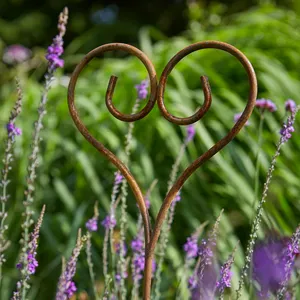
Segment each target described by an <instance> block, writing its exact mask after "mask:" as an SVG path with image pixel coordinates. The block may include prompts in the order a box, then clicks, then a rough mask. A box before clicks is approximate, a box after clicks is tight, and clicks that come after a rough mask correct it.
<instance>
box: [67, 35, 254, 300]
mask: <svg viewBox="0 0 300 300" xmlns="http://www.w3.org/2000/svg"><path fill="white" fill-rule="evenodd" d="M207 48H213V49H219V50H222V51H226V52H228V53H230V54H231V55H233V56H235V57H236V58H237V59H238V60H239V61H240V62H241V64H242V65H243V67H244V68H245V70H246V72H247V75H248V81H249V85H250V90H249V95H248V102H247V105H246V107H245V110H244V112H243V113H242V115H241V117H240V119H239V120H238V121H237V122H236V124H235V125H234V126H233V128H232V129H231V130H230V131H229V133H228V134H227V135H226V136H225V137H224V138H222V139H221V140H220V141H218V142H217V143H216V144H215V145H214V146H213V147H211V148H210V149H209V150H208V151H206V152H205V153H204V154H202V155H201V156H200V157H199V158H197V159H196V160H195V161H194V162H193V163H192V164H191V165H190V166H188V167H187V168H186V169H185V171H184V172H183V173H182V174H181V175H180V176H179V178H178V179H177V181H176V182H175V184H174V185H173V187H172V188H171V189H170V191H169V192H168V194H167V196H166V198H165V199H164V202H163V204H162V206H161V208H160V211H159V213H158V215H157V218H156V221H155V225H154V228H153V232H152V234H151V225H150V221H149V215H148V211H147V208H146V206H145V202H144V200H143V195H142V193H141V190H140V188H139V186H138V184H137V182H136V180H135V179H134V177H133V175H132V174H131V173H130V171H129V170H128V168H127V167H126V166H125V165H124V164H123V163H122V162H121V161H120V160H119V159H118V158H117V157H116V156H115V155H114V154H113V153H112V152H110V151H109V150H108V149H107V148H105V147H104V146H103V144H101V143H100V142H98V141H97V140H96V139H95V138H94V137H93V136H92V135H91V134H90V133H89V131H88V130H87V128H86V127H85V126H84V124H83V123H82V121H81V120H80V118H79V115H78V112H77V110H76V107H75V104H74V90H75V85H76V82H77V78H78V76H79V74H80V72H81V71H82V69H83V68H84V67H85V66H86V65H87V63H88V62H89V61H90V60H91V59H92V58H93V57H95V56H97V55H99V54H101V53H103V52H106V51H110V50H124V51H127V52H129V53H131V54H133V55H135V56H136V57H138V58H139V59H140V60H141V61H142V62H143V63H144V65H145V67H146V68H147V71H148V73H149V78H150V83H151V92H150V97H149V101H148V103H147V105H146V106H145V107H144V109H143V110H142V111H141V112H139V113H137V114H134V115H125V114H122V113H121V112H119V111H118V110H117V109H116V108H115V107H114V105H113V103H112V96H113V91H114V88H115V85H116V81H117V78H116V77H115V76H112V77H111V79H110V82H109V85H108V90H107V94H106V105H107V107H108V109H109V111H110V112H111V113H112V114H113V115H114V116H115V117H116V118H118V119H119V120H123V121H125V122H132V121H135V120H139V119H141V118H143V117H145V116H146V115H147V114H148V113H149V112H150V111H151V109H152V108H153V106H154V104H155V100H156V95H157V100H158V106H159V109H160V111H161V113H162V115H163V116H164V117H165V118H166V119H167V120H168V121H170V122H172V123H175V124H178V125H188V124H192V123H195V122H197V121H198V120H200V119H201V118H202V117H203V116H204V115H205V113H206V112H207V111H208V109H209V107H210V105H211V102H212V98H211V90H210V86H209V81H208V79H207V77H205V76H201V83H202V87H203V92H204V104H203V106H202V107H201V108H200V109H199V110H198V111H197V112H196V113H195V114H194V115H192V116H190V117H186V118H179V117H176V116H173V115H171V114H170V113H169V112H168V110H167V109H166V107H165V104H164V92H165V87H166V83H167V78H168V76H169V74H170V73H171V71H172V70H173V69H174V67H175V66H176V64H177V63H178V62H179V61H180V60H181V59H183V58H184V57H185V56H187V55H188V54H190V53H192V52H194V51H197V50H201V49H207ZM156 92H157V94H156ZM256 96H257V81H256V76H255V72H254V70H253V67H252V65H251V63H250V62H249V60H248V59H247V57H246V56H245V55H244V54H243V53H242V52H241V51H239V50H238V49H236V48H235V47H233V46H232V45H229V44H227V43H223V42H219V41H205V42H199V43H196V44H192V45H190V46H188V47H186V48H184V49H183V50H181V51H179V52H178V53H177V54H176V55H175V56H174V57H173V58H172V59H171V60H170V61H169V63H168V64H167V65H166V67H165V69H164V71H163V73H162V75H161V78H160V81H159V86H158V90H157V82H156V74H155V69H154V67H153V65H152V63H151V61H150V60H149V59H148V58H147V56H146V55H145V54H144V53H143V52H141V51H140V50H138V49H137V48H135V47H132V46H130V45H126V44H118V43H116V44H107V45H103V46H101V47H98V48H96V49H94V50H92V51H91V52H89V53H88V54H87V55H86V56H85V57H84V59H83V60H82V61H81V62H80V63H79V64H78V65H77V67H76V68H75V70H74V72H73V74H72V76H71V80H70V84H69V90H68V103H69V110H70V114H71V116H72V118H73V120H74V123H75V124H76V126H77V128H78V130H79V131H80V132H81V133H82V135H83V136H84V137H85V138H86V139H87V141H88V142H89V143H91V144H92V145H93V146H94V147H95V148H96V149H97V150H98V151H99V152H100V153H102V154H103V155H104V156H106V157H107V158H108V159H109V160H110V161H111V162H112V163H113V164H114V165H115V166H116V167H117V168H118V169H119V170H120V171H121V173H122V174H123V175H124V177H125V178H126V180H127V181H128V183H129V185H130V187H131V189H132V191H133V193H134V195H135V197H136V200H137V202H138V206H139V209H140V212H141V214H142V217H143V222H144V228H145V244H146V246H145V258H146V262H145V271H144V289H143V294H144V295H143V299H144V300H149V299H150V293H151V279H152V260H153V256H154V250H155V246H156V244H157V241H158V238H159V235H160V232H161V228H162V225H163V222H164V220H165V218H166V216H167V212H168V209H169V208H170V205H171V203H172V201H173V200H174V198H175V196H176V194H177V193H178V191H179V190H180V189H181V188H182V186H183V184H184V183H185V181H186V180H187V179H188V178H189V177H190V176H191V174H192V173H193V172H194V171H195V170H196V169H198V168H199V167H200V166H201V165H202V164H203V163H205V162H206V161H207V160H209V159H210V158H211V157H212V156H213V155H215V154H216V153H217V152H219V151H220V150H221V149H222V148H224V147H225V146H226V145H227V144H228V143H229V142H230V141H231V140H232V139H233V138H234V137H235V136H236V135H237V133H238V132H239V131H240V130H241V129H242V127H243V126H244V124H245V123H246V122H247V120H248V118H249V117H250V115H251V113H252V110H253V108H254V105H255V101H256Z"/></svg>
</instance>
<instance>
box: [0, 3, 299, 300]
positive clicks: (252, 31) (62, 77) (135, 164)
mask: <svg viewBox="0 0 300 300" xmlns="http://www.w3.org/2000/svg"><path fill="white" fill-rule="evenodd" d="M63 5H64V6H65V5H66V6H68V7H69V11H70V18H69V25H68V29H67V34H66V37H65V54H64V57H63V58H64V59H65V68H64V70H60V71H58V73H57V75H58V76H57V77H58V79H57V80H56V81H55V82H54V83H53V88H52V90H51V92H50V95H49V103H48V114H47V116H46V118H45V129H44V132H43V141H42V143H41V157H40V167H39V170H38V179H37V187H36V194H35V195H36V207H35V208H36V210H37V211H38V210H39V209H40V208H41V206H42V204H44V203H45V204H46V205H47V213H46V216H45V220H44V223H43V227H42V234H41V239H40V247H39V251H38V252H39V253H38V260H39V268H38V271H37V274H36V276H35V277H34V278H33V288H32V290H31V294H30V295H29V299H52V298H53V295H54V292H55V288H56V282H57V280H58V277H59V274H60V268H61V256H62V255H65V256H68V255H69V254H70V251H71V249H72V247H73V245H74V243H75V238H76V232H77V230H78V228H79V227H80V226H81V227H82V226H84V223H85V221H86V220H87V219H88V218H90V217H91V215H92V213H93V212H92V210H93V205H94V202H95V201H99V207H100V217H101V219H103V218H104V216H105V214H106V212H107V209H108V207H109V199H110V198H109V195H110V191H111V188H112V182H113V173H114V171H115V169H114V168H113V166H112V165H111V164H109V163H108V162H107V161H106V160H105V159H104V158H103V157H102V156H100V155H99V154H98V153H97V152H96V150H94V149H93V148H92V147H91V146H90V145H89V144H88V143H87V142H86V141H85V140H84V139H83V138H82V136H81V135H80V134H79V133H78V132H77V131H76V129H75V127H74V125H73V123H72V121H71V118H70V116H69V113H68V108H67V102H66V93H67V84H68V78H69V77H68V76H69V75H70V73H71V72H72V70H73V69H74V67H75V65H76V64H77V63H78V62H79V61H80V59H81V58H82V57H83V55H84V54H86V53H87V52H88V51H90V50H91V49H93V48H94V47H97V46H99V45H101V44H104V43H109V42H128V43H131V44H133V45H135V46H137V47H139V48H140V49H142V50H143V51H144V52H145V53H146V54H147V55H148V56H149V57H150V58H151V59H152V60H153V63H154V65H155V67H156V70H157V73H158V76H159V74H160V73H161V72H162V70H163V68H164V66H165V65H166V63H167V62H168V61H169V59H170V58H171V57H172V56H173V55H174V54H176V52H177V51H179V50H181V49H182V48H184V47H185V46H187V45H189V44H190V43H194V42H197V41H203V40H209V39H216V40H221V41H224V42H227V43H231V44H232V45H234V46H235V47H237V48H238V49H240V50H241V51H243V52H244V53H245V54H246V55H247V56H248V58H249V59H250V61H251V62H252V64H253V66H254V69H255V71H256V73H257V77H258V84H259V93H258V97H259V98H263V97H265V98H270V99H272V100H273V101H274V102H275V103H276V104H277V106H278V111H277V112H276V113H274V114H268V115H266V121H265V127H264V133H263V145H262V149H261V150H262V151H261V155H260V161H261V168H260V171H261V172H260V174H261V175H260V183H261V184H260V190H261V189H262V185H263V182H264V179H265V174H266V171H267V168H268V166H269V162H270V158H271V156H272V154H273V153H274V151H275V143H276V142H277V140H278V139H279V133H278V132H279V129H280V127H281V124H282V122H283V120H284V119H285V111H284V102H285V100H287V99H288V98H291V99H294V100H295V101H296V102H297V103H299V95H300V84H299V83H300V82H299V65H300V55H299V53H300V30H299V29H300V15H299V14H300V2H299V1H296V0H295V1H229V0H228V1H213V2H212V1H180V0H177V1H176V0H174V1H171V0H168V1H158V0H155V1H148V2H142V1H81V0H77V1H65V2H64V3H63ZM62 8H63V6H62V2H61V1H58V0H56V1H52V0H51V1H50V0H49V1H44V2H43V3H41V2H40V1H21V0H15V1H1V3H0V12H1V18H0V25H1V26H0V56H2V55H3V54H4V52H5V48H6V47H7V46H9V45H11V44H22V45H24V46H25V47H27V48H29V49H30V50H31V51H32V53H31V56H30V58H29V59H28V60H26V61H25V62H23V63H20V64H7V63H5V61H1V62H0V84H1V87H0V107H1V110H0V124H1V129H0V138H1V140H2V141H4V139H5V134H6V132H5V124H6V122H7V120H8V116H9V111H10V110H11V108H12V106H13V103H14V101H15V99H16V92H15V84H14V80H13V79H14V77H15V76H16V75H18V76H19V77H20V78H21V82H22V85H23V87H24V109H23V112H22V114H21V117H20V119H19V121H18V122H17V125H19V127H22V129H23V135H22V137H21V138H18V141H17V144H16V147H15V152H16V160H15V161H14V165H13V167H14V168H13V171H12V172H13V175H12V177H11V179H12V182H11V184H10V193H11V200H10V204H9V218H8V221H9V222H10V224H13V226H11V227H10V229H9V236H10V238H11V240H12V246H11V247H10V249H9V251H8V262H7V264H6V270H5V272H6V274H7V277H6V279H5V280H4V283H3V284H4V288H3V290H2V295H1V296H0V298H1V299H9V295H10V294H11V291H12V289H13V287H14V285H15V282H16V280H17V278H18V273H17V270H16V269H15V268H14V266H15V264H16V259H17V253H18V249H19V244H18V239H19V236H20V229H19V228H20V220H21V214H22V200H23V190H24V185H25V177H26V166H27V157H28V153H29V149H30V148H29V147H30V141H31V135H32V128H33V125H32V124H33V122H34V121H35V119H36V110H37V105H38V102H39V100H40V95H41V90H42V86H41V83H42V79H43V73H44V72H45V70H46V66H47V64H46V60H45V59H44V55H45V49H46V47H47V46H48V45H49V44H50V43H51V41H52V38H53V37H54V36H55V34H56V24H57V15H58V13H59V12H60V11H61V9H62ZM112 74H114V75H117V76H118V77H119V81H118V85H117V87H116V92H115V95H114V103H115V104H116V106H117V108H118V109H120V110H121V111H122V112H126V113H129V112H130V110H131V107H132V105H133V103H134V100H135V97H136V91H135V89H134V85H135V84H137V83H139V82H140V81H141V80H143V79H145V78H146V76H147V73H146V70H145V69H144V68H143V66H142V64H141V63H140V62H139V61H138V60H137V59H135V58H133V57H128V56H127V55H125V54H124V53H109V54H107V55H105V56H104V58H103V57H102V58H100V59H95V60H93V61H92V62H91V63H90V64H89V66H88V67H87V68H86V69H85V71H84V72H83V73H82V74H81V76H80V79H79V82H78V86H77V90H76V97H77V98H76V102H77V103H78V108H79V110H80V112H81V115H82V118H83V120H84V122H85V124H86V125H87V127H88V128H89V129H90V130H91V131H92V132H93V134H94V135H95V136H96V137H97V138H98V139H99V140H100V141H102V142H103V143H104V144H105V145H107V146H108V147H109V148H110V149H112V150H113V151H114V152H115V153H117V154H118V155H119V156H121V157H122V155H124V153H123V149H124V147H123V141H124V135H125V133H126V131H127V126H128V124H124V123H122V122H120V121H117V120H115V119H114V118H113V117H112V116H111V115H110V114H109V113H108V111H107V109H106V107H105V104H104V96H105V91H106V87H107V83H108V80H109V77H110V75H112ZM201 75H207V76H208V77H209V80H210V84H211V87H212V93H213V104H212V108H211V110H210V111H209V113H207V115H206V116H205V118H203V120H201V121H200V122H198V123H197V124H196V131H197V135H196V138H195V141H194V143H191V144H190V145H189V147H188V151H187V153H186V155H185V157H184V159H183V161H182V165H181V171H182V170H183V169H184V168H185V167H186V166H187V165H188V164H189V163H190V162H191V161H192V160H193V159H195V158H197V156H199V155H200V154H201V153H203V152H205V151H206V150H207V149H208V148H209V147H210V146H212V145H213V144H214V143H215V142H216V141H217V140H219V139H220V138H221V137H223V136H224V135H225V134H226V132H228V130H229V129H230V128H231V127H232V126H233V116H234V114H235V113H237V112H240V111H242V110H243V108H244V106H245V103H246V99H247V93H248V83H247V77H246V74H245V71H244V70H243V68H242V67H241V65H240V64H239V62H238V61H237V60H236V59H234V58H233V57H231V56H230V55H229V54H225V53H222V52H220V51H217V50H205V51H201V52H197V53H193V54H191V55H189V56H188V57H186V58H185V59H184V60H183V61H181V62H180V63H179V64H178V65H177V67H176V69H175V70H174V71H173V72H172V74H171V76H170V78H169V81H168V85H167V89H166V94H165V99H166V105H167V107H168V108H169V109H170V111H171V112H172V113H174V114H176V115H178V116H188V115H191V114H192V113H193V111H195V110H196V108H197V107H199V106H200V105H201V104H202V103H203V93H202V91H201V85H200V82H199V77H200V76H201ZM250 122H251V126H249V127H247V128H245V129H243V130H242V132H241V133H240V134H239V135H238V137H237V138H236V139H235V140H234V141H233V142H232V143H231V144H230V145H228V146H227V147H226V148H225V149H224V150H223V151H222V152H221V153H220V154H217V155H216V156H215V158H213V159H212V160H210V161H209V162H208V163H206V164H205V165H204V166H203V167H201V169H199V170H198V171H197V172H196V173H195V174H194V175H193V176H192V177H191V178H190V179H189V180H188V182H187V183H186V184H185V186H184V188H183V190H182V201H181V202H180V203H179V204H178V209H177V213H176V218H175V222H174V225H173V230H172V235H171V239H170V247H169V248H168V253H167V260H166V266H165V269H164V281H163V299H172V298H173V297H174V292H175V291H176V288H177V286H178V282H179V281H180V274H181V273H180V272H181V268H180V267H181V266H182V261H183V258H182V245H183V243H184V242H185V239H186V237H187V236H189V235H190V234H191V233H192V232H193V231H194V230H195V229H196V227H197V226H199V224H200V223H202V222H204V221H206V220H208V221H209V222H213V221H214V220H215V218H216V216H217V215H218V213H219V211H220V210H221V209H222V208H224V209H225V214H224V217H223V219H222V222H221V224H222V226H221V227H220V235H219V241H218V258H219V259H220V261H224V259H225V258H226V257H227V255H228V254H229V253H230V252H231V251H232V249H233V247H234V246H235V244H236V242H237V240H241V244H240V246H239V247H240V249H239V251H238V254H237V258H236V264H235V270H234V271H235V273H234V282H233V289H234V288H235V287H236V283H237V278H238V271H237V270H238V268H240V267H241V265H242V263H243V251H242V249H243V248H244V247H245V244H246V241H247V238H248V234H249V230H250V227H249V224H250V222H251V221H252V220H253V216H254V209H253V207H254V204H253V202H254V174H255V157H256V154H257V151H258V145H257V141H258V136H257V128H258V122H259V114H258V112H257V111H254V113H253V115H252V116H251V119H250ZM299 125H300V121H297V124H296V126H295V127H296V132H295V133H294V137H293V138H292V140H291V141H289V142H288V144H287V145H285V146H284V147H283V152H282V155H281V156H280V158H279V161H278V164H277V170H276V171H275V174H274V178H273V182H272V185H271V190H270V195H269V197H268V202H267V204H266V206H265V207H266V211H267V213H268V216H269V218H268V220H267V219H266V218H265V222H264V224H263V226H262V227H263V231H264V232H267V231H278V232H280V234H283V235H290V234H291V233H292V232H293V230H294V229H295V227H296V225H297V223H298V222H299V218H300V202H299V186H300V181H299V163H300V157H299V149H300V148H299V147H300V139H299V138H298V134H297V131H298V129H299ZM184 135H185V127H184V126H181V127H180V126H176V125H173V124H170V123H168V122H167V121H166V120H164V119H163V118H162V117H160V115H159V112H158V109H157V108H155V109H154V110H153V111H152V112H151V113H150V114H149V116H148V117H147V118H145V119H143V120H141V121H138V122H136V127H135V133H134V139H133V153H132V162H131V166H130V168H131V170H132V172H133V174H134V175H135V177H136V178H137V180H138V182H139V183H140V185H141V187H142V188H143V190H144V191H146V190H147V188H148V187H149V186H150V184H151V182H152V181H153V179H154V178H157V179H158V180H159V183H158V185H157V186H156V188H155V189H154V191H153V194H152V197H151V203H152V206H151V214H152V216H155V215H156V214H157V212H158V209H159V207H160V204H161V202H162V199H163V196H164V194H165V193H166V188H165V187H166V182H167V180H168V174H169V172H170V168H171V165H172V164H173V162H174V160H175V158H176V155H177V153H178V150H179V148H180V144H181V142H182V140H183V138H184ZM3 146H4V142H2V143H1V145H0V150H2V152H1V153H3ZM128 203H129V212H130V220H131V222H130V226H129V230H130V235H131V236H129V237H128V242H129V240H130V238H131V237H132V235H134V234H135V223H134V220H135V219H136V217H137V209H136V205H135V202H134V199H133V196H132V194H131V192H130V193H129V198H128ZM178 233H180V234H178ZM102 234H103V231H102V229H100V234H99V235H94V244H95V247H94V258H95V267H96V273H97V278H99V279H100V278H101V274H102V267H101V248H102ZM262 234H263V233H262V232H261V236H262ZM174 272H176V274H177V277H176V278H174ZM75 281H76V284H77V286H78V288H79V291H80V292H82V294H81V297H82V298H80V299H86V296H85V295H86V294H84V291H86V292H87V293H88V294H89V295H91V286H90V282H89V280H88V269H87V266H86V263H85V258H84V254H83V255H82V259H81V262H80V264H79V268H78V272H77V275H76V280H75Z"/></svg>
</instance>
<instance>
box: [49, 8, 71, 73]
mask: <svg viewBox="0 0 300 300" xmlns="http://www.w3.org/2000/svg"><path fill="white" fill-rule="evenodd" d="M67 21H68V10H67V9H65V10H64V11H63V13H61V14H60V16H59V19H58V26H57V27H58V31H59V32H58V35H57V36H56V37H55V38H54V39H53V42H52V44H51V45H50V46H49V47H48V50H47V54H46V59H47V60H48V63H49V64H48V66H49V71H50V72H54V71H55V70H56V69H57V68H62V67H63V66H64V61H63V59H61V58H60V56H61V55H62V54H63V52H64V48H63V44H64V42H63V36H64V35H65V32H66V24H67Z"/></svg>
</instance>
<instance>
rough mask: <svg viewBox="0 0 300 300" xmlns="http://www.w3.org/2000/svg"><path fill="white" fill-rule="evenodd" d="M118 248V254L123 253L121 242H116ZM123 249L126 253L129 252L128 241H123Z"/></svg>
mask: <svg viewBox="0 0 300 300" xmlns="http://www.w3.org/2000/svg"><path fill="white" fill-rule="evenodd" d="M115 247H116V248H115V249H116V252H117V253H118V254H120V253H121V243H116V246H115ZM123 251H124V255H126V254H127V246H126V243H125V242H123Z"/></svg>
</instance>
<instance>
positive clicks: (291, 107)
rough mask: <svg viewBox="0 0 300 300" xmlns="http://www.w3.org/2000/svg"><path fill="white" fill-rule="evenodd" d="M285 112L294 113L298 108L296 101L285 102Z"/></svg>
mask: <svg viewBox="0 0 300 300" xmlns="http://www.w3.org/2000/svg"><path fill="white" fill-rule="evenodd" d="M284 106H285V110H286V111H288V112H293V111H294V110H295V109H296V108H297V104H296V102H295V101H294V100H292V99H288V100H286V101H285V104H284Z"/></svg>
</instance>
